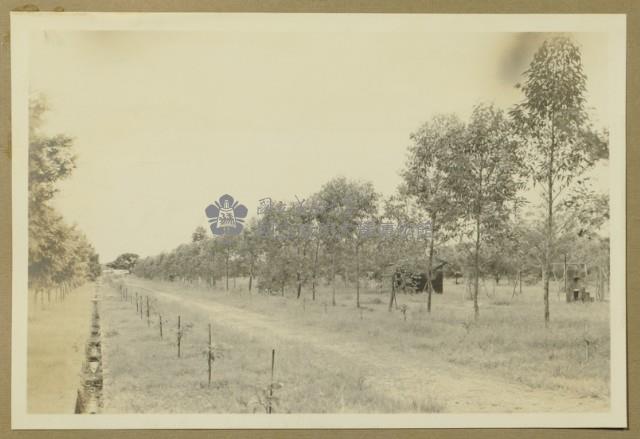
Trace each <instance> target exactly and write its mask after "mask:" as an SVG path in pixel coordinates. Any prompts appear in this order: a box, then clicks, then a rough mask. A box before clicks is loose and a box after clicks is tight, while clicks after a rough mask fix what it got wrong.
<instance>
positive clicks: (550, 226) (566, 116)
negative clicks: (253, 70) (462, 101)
mask: <svg viewBox="0 0 640 439" xmlns="http://www.w3.org/2000/svg"><path fill="white" fill-rule="evenodd" d="M516 87H518V88H520V89H521V90H522V92H523V94H524V101H523V102H522V103H520V104H518V105H516V106H515V107H514V108H513V110H512V112H511V114H512V116H513V119H514V121H515V123H516V126H517V128H518V132H519V134H520V135H521V136H522V140H523V141H524V142H526V145H527V146H528V148H527V150H528V154H527V156H526V160H525V163H528V165H529V169H528V171H529V172H530V175H531V177H532V179H533V182H534V185H536V186H538V187H540V188H541V190H542V197H543V201H544V209H545V211H546V221H545V222H546V230H545V240H544V250H543V252H544V254H543V255H542V261H543V272H544V282H543V288H544V320H545V325H548V323H549V319H550V314H549V279H550V275H551V267H552V262H553V258H554V255H555V243H556V224H555V210H556V209H555V208H556V206H557V204H558V203H559V202H561V199H562V195H563V192H564V191H565V189H567V188H568V187H569V186H570V185H571V183H572V181H573V180H574V179H575V178H576V177H577V176H579V175H581V174H582V173H583V171H584V170H585V169H586V168H587V167H589V166H590V165H592V163H593V160H594V151H593V142H592V140H593V139H592V138H589V136H588V133H589V130H588V120H587V113H586V110H585V91H586V76H585V74H584V72H583V69H582V60H581V54H580V49H579V47H578V46H577V45H576V44H575V43H574V42H573V41H572V40H571V39H570V38H568V37H556V38H552V39H550V40H547V41H545V42H544V43H543V44H542V46H541V47H540V48H539V49H538V51H537V52H536V53H535V54H534V56H533V60H532V61H531V64H530V65H529V68H528V69H527V70H526V71H525V72H524V83H523V84H522V85H520V84H518V85H516ZM595 156H597V154H596V155H595Z"/></svg>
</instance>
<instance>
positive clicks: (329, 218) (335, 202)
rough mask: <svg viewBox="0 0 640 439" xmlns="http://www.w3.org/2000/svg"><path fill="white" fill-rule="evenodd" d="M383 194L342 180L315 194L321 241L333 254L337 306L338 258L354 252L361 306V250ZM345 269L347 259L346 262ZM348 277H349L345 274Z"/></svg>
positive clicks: (367, 185) (357, 301) (359, 184)
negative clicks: (366, 226)
mask: <svg viewBox="0 0 640 439" xmlns="http://www.w3.org/2000/svg"><path fill="white" fill-rule="evenodd" d="M378 198H379V195H378V193H377V192H376V191H375V189H374V187H373V185H372V184H371V183H369V182H358V181H350V180H347V179H346V178H344V177H338V178H334V179H332V180H330V181H329V182H327V183H326V184H325V185H324V186H323V187H322V188H321V189H320V191H319V192H318V193H317V194H316V195H315V199H316V200H317V201H316V202H317V214H316V218H317V221H318V224H319V231H320V234H321V238H320V239H321V240H322V242H323V244H324V247H325V249H326V252H327V254H329V255H331V262H330V264H331V273H330V278H331V283H332V290H333V295H332V303H333V305H334V306H335V304H336V301H335V275H336V268H337V267H336V264H337V261H338V258H339V257H340V256H343V255H344V254H348V253H351V254H352V255H353V257H354V262H355V264H354V265H355V267H354V269H355V270H354V271H355V278H356V307H358V308H359V307H360V262H361V259H360V256H361V255H360V250H361V248H362V245H363V242H364V241H363V236H362V234H361V233H360V231H361V229H362V226H363V224H365V223H366V222H370V221H373V219H374V217H375V215H376V213H377V201H378ZM342 262H343V267H342V268H343V269H346V268H347V267H346V265H347V264H346V260H344V259H343V261H342ZM345 276H346V274H345Z"/></svg>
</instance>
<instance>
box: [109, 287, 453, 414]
mask: <svg viewBox="0 0 640 439" xmlns="http://www.w3.org/2000/svg"><path fill="white" fill-rule="evenodd" d="M158 310H159V308H158V307H156V311H158ZM162 310H163V313H164V315H163V320H165V319H166V320H168V322H166V323H165V325H164V326H163V339H160V334H159V325H158V322H157V320H158V317H157V316H156V317H155V319H154V321H153V324H152V325H151V326H150V327H148V326H147V323H146V316H143V319H142V320H141V319H140V316H139V314H136V311H135V303H134V304H130V303H127V302H122V301H121V300H120V297H119V293H116V292H115V290H112V293H111V294H110V295H107V296H106V297H105V298H104V300H103V301H102V303H101V315H102V317H101V323H102V327H103V334H104V335H103V370H104V379H105V382H104V401H105V407H104V409H105V412H107V413H252V412H265V407H264V406H262V405H260V402H259V398H258V396H259V395H260V393H261V390H262V389H264V388H265V387H266V386H268V384H269V379H270V378H269V376H270V354H271V348H275V349H276V368H275V381H276V382H279V383H282V388H281V389H279V390H277V391H276V397H277V402H276V404H275V407H274V412H275V413H291V412H296V413H300V412H302V413H327V412H331V413H356V412H360V413H362V412H370V413H375V412H384V413H394V412H416V411H422V412H424V411H428V412H433V411H440V410H441V409H442V405H441V404H439V403H438V402H437V401H436V400H435V399H433V398H428V397H426V398H424V399H422V400H419V401H406V402H398V401H397V400H393V399H389V398H387V397H385V395H382V394H380V393H379V392H378V391H377V390H376V389H374V388H372V387H371V386H370V385H369V383H367V382H366V379H365V374H364V372H363V370H362V369H361V368H360V367H358V365H357V364H354V363H353V362H350V361H348V360H346V359H345V358H343V357H341V356H340V355H334V356H327V355H326V352H324V351H322V350H316V349H314V347H313V346H310V345H307V344H305V343H292V342H291V341H290V340H285V339H278V338H272V339H270V340H268V341H265V340H264V338H263V337H260V336H259V335H258V334H256V335H246V334H241V333H239V332H238V331H236V330H234V328H229V327H226V326H222V325H218V324H216V323H215V316H207V315H206V313H204V312H200V311H194V310H192V309H190V308H188V307H183V306H180V305H175V306H174V305H172V306H170V307H168V306H163V307H162ZM169 312H170V313H171V314H168V313H169ZM178 314H180V316H181V323H182V325H190V324H193V327H192V328H191V329H189V330H188V331H187V332H186V333H185V335H184V338H183V340H182V352H181V354H182V355H181V357H180V358H178V357H177V343H176V338H177V326H176V324H177V315H178ZM208 317H210V318H211V322H212V323H213V324H212V326H213V339H214V345H216V347H217V349H219V350H220V351H221V354H222V356H221V358H219V359H218V360H217V361H215V362H214V367H213V380H212V383H211V386H209V385H208V383H207V360H206V355H205V351H206V348H207V343H208V340H207V338H208V327H207V324H208V322H209V319H208Z"/></svg>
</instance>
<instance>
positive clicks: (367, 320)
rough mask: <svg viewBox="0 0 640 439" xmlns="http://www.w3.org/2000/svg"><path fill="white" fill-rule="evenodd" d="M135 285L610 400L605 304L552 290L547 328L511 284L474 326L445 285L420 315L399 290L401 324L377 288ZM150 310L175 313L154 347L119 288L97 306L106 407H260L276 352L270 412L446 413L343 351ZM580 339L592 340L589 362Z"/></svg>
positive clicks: (418, 306) (535, 298) (443, 406)
mask: <svg viewBox="0 0 640 439" xmlns="http://www.w3.org/2000/svg"><path fill="white" fill-rule="evenodd" d="M136 282H138V283H142V284H144V286H145V288H149V289H150V290H143V289H139V291H140V293H141V294H147V293H148V291H151V290H157V291H168V292H172V293H174V294H176V293H177V294H179V295H181V296H184V297H185V298H191V299H194V300H196V301H198V303H213V302H215V303H223V304H226V305H229V306H233V307H235V308H234V309H239V310H242V311H243V312H252V313H256V315H259V316H263V317H264V318H267V319H270V320H273V321H275V322H277V324H278V325H279V326H281V327H282V328H293V330H295V328H304V330H305V331H307V330H308V331H310V333H311V332H313V331H315V333H321V334H326V343H327V344H329V345H330V344H331V343H332V340H333V339H334V338H336V337H342V338H343V339H346V340H350V341H352V342H353V343H355V345H357V346H364V347H366V346H371V347H372V348H376V349H378V350H381V351H384V352H388V353H389V354H390V357H392V358H398V361H402V358H404V357H403V356H407V355H408V356H411V357H412V358H416V359H421V358H423V359H424V360H425V362H427V361H431V360H435V359H439V360H442V362H443V364H450V365H451V367H454V366H455V367H458V368H463V370H469V371H476V372H477V371H480V372H481V373H482V374H484V376H487V377H494V378H495V379H499V380H506V382H512V383H521V384H522V385H526V386H527V388H530V389H541V390H544V391H554V392H567V393H571V394H573V395H577V398H591V399H595V400H598V401H602V403H603V405H606V404H608V397H609V390H608V389H609V384H608V383H609V318H608V316H609V312H608V304H607V303H588V304H582V303H574V304H567V303H565V302H564V301H563V300H561V299H562V298H559V297H557V296H556V295H555V294H553V295H552V299H553V301H552V306H551V312H552V314H551V315H552V322H551V325H550V327H549V328H545V326H544V322H543V320H542V303H541V302H542V301H541V300H540V299H541V291H540V287H536V286H528V287H525V288H524V292H523V295H522V296H516V297H515V298H511V288H510V287H508V286H504V287H498V288H497V289H496V291H495V293H492V295H491V297H489V296H487V295H486V294H483V296H482V298H481V301H480V307H481V316H480V319H479V320H478V321H474V319H473V308H472V304H471V302H469V301H468V300H466V299H465V298H464V287H463V286H462V285H453V284H452V283H451V284H449V283H447V284H446V285H445V294H444V295H442V296H440V295H434V297H433V309H432V312H431V314H428V313H427V312H426V305H425V298H424V295H408V294H407V295H403V294H401V295H400V296H399V298H398V301H399V304H400V305H406V306H407V309H408V310H407V315H406V321H405V320H404V319H403V315H402V314H401V313H400V312H399V311H397V310H394V311H393V312H388V311H387V303H388V294H386V293H382V292H380V291H379V290H375V289H374V290H367V291H364V292H362V296H361V303H362V305H363V309H362V310H358V309H356V308H355V297H354V296H355V295H354V292H353V290H351V289H341V290H339V292H338V304H337V306H335V307H333V306H331V296H330V292H329V290H328V289H327V288H326V287H323V288H321V289H320V291H319V293H318V297H317V300H316V301H312V300H311V298H310V294H309V293H308V292H305V295H304V298H303V299H296V298H295V297H292V296H291V295H290V294H291V293H290V294H287V295H286V296H285V297H281V296H265V295H260V294H257V293H255V292H253V293H252V294H249V293H248V292H247V291H244V290H243V289H242V288H244V284H243V282H242V281H240V280H239V281H238V282H237V288H236V289H235V290H232V291H229V292H223V291H211V290H207V289H201V288H197V287H187V286H185V285H182V284H178V283H161V282H149V281H140V280H136ZM130 291H136V288H133V287H132V288H131V289H130ZM554 291H555V290H554ZM149 294H150V293H149ZM158 306H159V307H162V308H164V312H165V313H166V312H167V310H169V312H171V314H172V316H170V317H169V320H170V323H169V325H170V326H169V327H166V328H165V340H162V341H161V340H159V335H158V333H157V332H158V328H157V322H155V321H154V324H153V325H152V326H151V328H147V324H146V321H144V320H143V321H140V318H139V316H137V315H136V313H135V305H131V304H128V303H123V302H121V301H120V299H119V297H117V293H115V290H114V295H113V296H112V297H111V298H110V299H109V300H105V302H104V303H103V309H104V311H103V312H102V315H103V317H102V324H103V330H104V331H105V348H104V355H105V368H106V369H105V392H106V393H105V404H106V406H105V408H106V409H107V411H111V412H148V413H162V412H183V413H184V412H194V413H197V412H226V413H228V412H253V411H262V410H263V407H261V406H260V405H258V404H255V396H256V395H257V394H258V393H259V391H260V389H261V388H264V387H265V386H266V385H267V384H268V376H269V373H268V371H269V354H270V349H271V348H272V347H274V348H276V381H280V382H282V383H283V388H282V389H281V390H278V391H277V396H278V397H279V400H280V402H279V404H278V406H277V408H276V412H298V413H300V412H303V413H304V412H315V413H323V412H370V413H374V412H388V413H391V412H413V411H419V412H439V411H450V407H449V403H450V401H448V400H447V397H446V395H431V394H424V396H423V397H422V396H421V397H420V398H404V399H403V398H402V397H400V398H398V397H394V395H392V394H390V393H389V392H386V391H381V390H380V389H381V387H380V386H377V385H376V383H375V382H374V383H372V382H371V381H370V380H369V377H370V371H367V370H366V368H365V367H364V366H362V367H361V365H360V364H359V363H358V362H357V361H353V358H349V357H348V356H343V355H340V353H338V354H336V355H327V351H326V350H323V349H316V348H315V346H314V345H313V344H312V343H309V344H306V343H303V342H292V341H291V340H290V339H287V338H279V337H277V336H276V337H272V338H270V339H265V337H264V335H263V334H260V333H254V334H251V333H247V332H246V331H239V330H238V328H234V327H232V326H231V327H230V326H219V325H217V324H216V316H213V315H208V314H207V312H206V311H204V310H198V309H195V310H194V309H193V308H190V307H186V306H181V304H179V303H173V304H171V306H170V307H169V306H168V305H167V304H166V303H165V304H162V305H158ZM178 313H180V314H181V315H182V316H183V317H182V319H183V322H191V323H194V327H193V329H192V332H189V333H187V334H186V335H185V339H184V357H183V358H181V359H177V358H176V347H175V328H174V325H175V320H176V315H177V314H178ZM156 319H157V317H156ZM209 320H211V322H212V323H213V324H214V340H215V341H217V342H220V341H221V342H222V345H223V346H222V347H223V351H224V358H222V359H221V360H220V361H218V362H216V363H215V366H214V377H215V379H214V382H213V383H212V386H211V388H209V387H208V386H207V383H206V357H205V356H204V354H203V351H204V349H205V348H206V336H207V334H206V327H207V322H208V321H209ZM107 326H108V327H109V328H110V329H107ZM298 330H300V331H302V329H298ZM585 339H587V340H589V341H590V347H589V356H588V358H587V356H586V352H585ZM445 367H446V366H445ZM393 378H394V377H393V376H391V377H390V381H393ZM396 396H397V395H396Z"/></svg>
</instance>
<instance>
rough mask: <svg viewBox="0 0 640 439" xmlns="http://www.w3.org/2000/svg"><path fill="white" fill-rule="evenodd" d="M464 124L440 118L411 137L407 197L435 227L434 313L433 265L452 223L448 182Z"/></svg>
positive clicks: (431, 254) (430, 267)
mask: <svg viewBox="0 0 640 439" xmlns="http://www.w3.org/2000/svg"><path fill="white" fill-rule="evenodd" d="M463 136H464V124H463V123H462V122H461V121H460V120H459V119H458V118H457V117H456V116H453V115H438V116H436V117H434V118H433V119H432V120H431V121H429V122H427V123H425V124H424V125H423V126H422V127H421V128H420V129H419V130H418V131H417V132H415V133H413V134H412V135H411V140H412V142H413V143H412V145H411V146H410V147H409V152H408V159H407V162H406V165H405V168H404V170H403V171H402V177H403V180H404V185H403V195H406V196H409V197H412V198H413V199H414V200H415V202H416V204H417V205H418V206H419V207H420V208H421V209H422V210H424V212H425V213H426V217H427V220H428V221H429V224H430V227H431V234H430V239H429V240H428V247H427V248H426V249H425V250H426V253H427V267H426V269H427V270H426V271H427V294H428V301H427V311H428V312H431V294H432V289H433V288H432V285H431V280H432V278H433V261H434V252H435V250H436V243H437V242H438V241H444V238H445V231H446V227H447V225H449V224H450V223H451V218H452V217H451V214H452V211H451V193H450V191H449V190H448V186H447V181H448V178H449V172H450V170H451V169H452V167H453V166H455V165H456V164H455V162H452V161H451V160H452V158H453V155H452V154H451V150H452V149H453V148H454V146H455V145H459V144H460V143H461V142H462V141H463Z"/></svg>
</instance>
